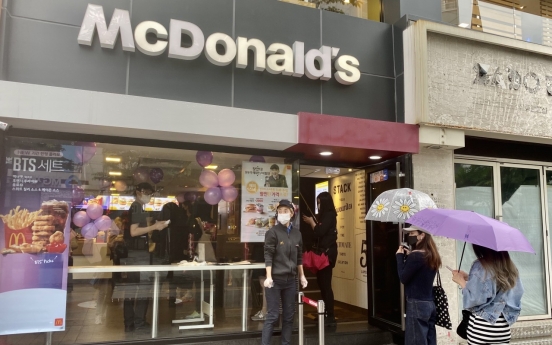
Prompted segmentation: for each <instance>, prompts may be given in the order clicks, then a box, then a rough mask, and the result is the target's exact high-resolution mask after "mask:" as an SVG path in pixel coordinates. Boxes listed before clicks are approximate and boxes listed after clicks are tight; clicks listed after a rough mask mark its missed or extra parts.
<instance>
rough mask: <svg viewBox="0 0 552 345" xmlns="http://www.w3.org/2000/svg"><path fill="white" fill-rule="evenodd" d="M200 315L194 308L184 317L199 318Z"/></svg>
mask: <svg viewBox="0 0 552 345" xmlns="http://www.w3.org/2000/svg"><path fill="white" fill-rule="evenodd" d="M200 317H201V315H199V313H198V312H197V311H196V310H194V312H193V313H191V314H190V315H188V316H186V319H199V318H200Z"/></svg>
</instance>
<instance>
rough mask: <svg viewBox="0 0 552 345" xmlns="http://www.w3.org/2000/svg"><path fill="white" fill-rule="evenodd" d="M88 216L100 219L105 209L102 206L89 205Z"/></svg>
mask: <svg viewBox="0 0 552 345" xmlns="http://www.w3.org/2000/svg"><path fill="white" fill-rule="evenodd" d="M86 214H87V215H88V217H90V219H98V218H100V217H101V216H102V214H103V207H102V205H100V204H89V205H88V207H87V208H86Z"/></svg>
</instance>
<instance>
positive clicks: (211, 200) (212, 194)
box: [203, 187, 222, 205]
mask: <svg viewBox="0 0 552 345" xmlns="http://www.w3.org/2000/svg"><path fill="white" fill-rule="evenodd" d="M203 198H204V199H205V201H206V202H207V203H208V204H209V205H216V204H218V203H219V202H220V200H221V199H222V191H221V190H220V188H219V187H213V188H209V189H207V190H206V191H205V195H204V196H203Z"/></svg>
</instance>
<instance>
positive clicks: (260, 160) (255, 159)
mask: <svg viewBox="0 0 552 345" xmlns="http://www.w3.org/2000/svg"><path fill="white" fill-rule="evenodd" d="M249 161H250V162H257V163H264V162H265V159H264V157H263V156H251V158H249Z"/></svg>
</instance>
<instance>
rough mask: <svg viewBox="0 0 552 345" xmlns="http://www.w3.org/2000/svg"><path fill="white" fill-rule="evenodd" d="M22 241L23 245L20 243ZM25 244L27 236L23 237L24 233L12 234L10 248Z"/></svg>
mask: <svg viewBox="0 0 552 345" xmlns="http://www.w3.org/2000/svg"><path fill="white" fill-rule="evenodd" d="M20 239H21V243H19V240H20ZM23 243H25V235H23V233H21V232H19V233H17V234H16V233H12V234H11V235H10V240H9V242H8V247H11V246H19V245H21V244H23Z"/></svg>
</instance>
